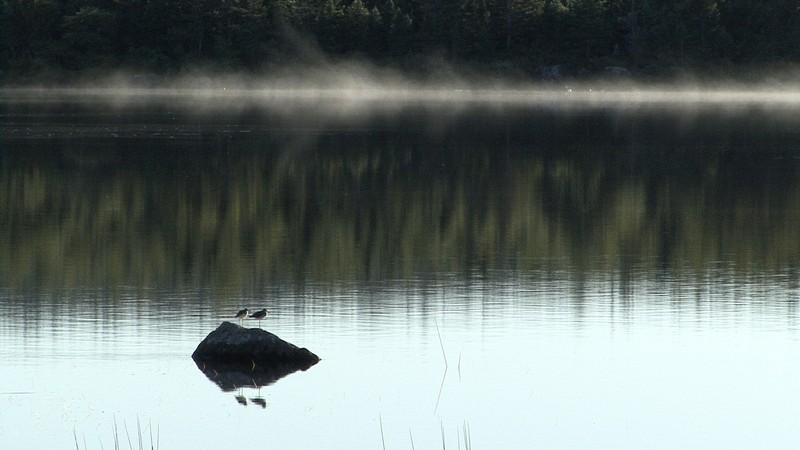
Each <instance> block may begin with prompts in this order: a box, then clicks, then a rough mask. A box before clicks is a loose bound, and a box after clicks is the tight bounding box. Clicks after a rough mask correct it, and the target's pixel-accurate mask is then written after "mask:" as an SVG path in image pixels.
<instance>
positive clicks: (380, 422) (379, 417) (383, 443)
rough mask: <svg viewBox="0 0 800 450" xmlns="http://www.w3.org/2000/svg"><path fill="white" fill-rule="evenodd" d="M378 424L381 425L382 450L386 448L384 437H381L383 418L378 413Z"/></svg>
mask: <svg viewBox="0 0 800 450" xmlns="http://www.w3.org/2000/svg"><path fill="white" fill-rule="evenodd" d="M378 425H379V426H380V427H381V445H383V450H386V439H384V437H383V418H381V415H380V413H379V414H378Z"/></svg>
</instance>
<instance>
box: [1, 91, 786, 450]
mask: <svg viewBox="0 0 800 450" xmlns="http://www.w3.org/2000/svg"><path fill="white" fill-rule="evenodd" d="M62 94H63V93H62ZM282 95H283V96H284V97H285V96H286V94H285V93H284V94H282ZM506 95H508V94H506ZM207 100H208V98H207V96H198V95H194V96H193V95H186V94H185V93H184V94H182V95H162V96H155V97H154V96H150V97H148V98H139V97H136V96H131V95H128V96H126V97H125V98H123V99H121V100H120V99H119V98H115V97H95V96H91V95H81V93H73V94H71V95H68V96H61V97H57V98H55V97H47V96H40V97H37V98H35V99H31V98H30V97H26V96H22V95H18V94H15V93H13V92H10V93H9V92H4V93H3V100H2V102H0V149H1V150H0V199H2V209H0V361H2V369H3V370H2V377H0V448H3V449H6V448H8V449H12V448H42V449H45V448H75V447H76V446H77V447H79V448H115V447H114V446H115V441H116V442H117V443H118V444H119V446H120V447H122V448H129V446H130V447H133V448H138V445H139V444H138V443H139V439H141V440H142V441H143V446H144V447H146V448H149V447H150V446H151V443H152V446H153V447H159V448H251V447H254V446H256V447H266V448H281V449H289V448H298V449H305V448H342V449H352V448H383V447H384V446H385V448H391V449H397V448H417V449H419V448H443V447H446V448H507V449H511V448H570V447H573V448H574V447H578V448H614V449H617V448H654V447H655V448H661V447H663V448H687V447H689V448H737V447H741V448H753V447H761V448H766V447H769V448H781V447H784V448H796V447H797V446H798V445H800V434H798V433H797V425H796V424H797V420H798V418H800V401H798V399H800V383H798V382H797V380H798V378H800V331H798V320H800V316H799V314H798V308H797V305H798V300H800V291H799V289H800V118H799V117H800V116H799V115H797V114H796V112H797V111H796V110H794V109H793V108H792V107H790V106H787V105H778V106H776V105H761V104H758V103H756V102H751V103H746V104H737V105H735V106H724V105H720V104H714V105H702V104H682V105H679V106H676V105H672V106H667V105H664V104H663V103H653V104H650V103H647V102H638V103H636V104H634V105H629V106H628V107H623V106H621V103H620V102H616V103H614V104H610V105H605V104H602V103H592V104H577V105H576V104H572V105H568V106H564V105H561V104H559V103H556V102H553V101H550V100H548V101H536V102H530V103H526V102H523V101H519V102H508V101H506V102H501V103H492V102H486V101H474V100H473V101H470V102H465V103H459V102H455V101H453V100H452V99H449V100H447V101H430V102H425V101H414V102H405V103H401V104H397V105H395V104H386V103H385V102H384V101H380V102H372V103H370V102H366V103H358V102H354V101H352V100H351V99H348V98H335V97H334V98H329V97H326V98H318V97H311V98H309V97H308V96H305V97H302V98H301V99H296V100H294V101H287V99H286V98H272V97H270V98H267V99H264V98H260V99H258V100H257V101H254V100H253V99H252V98H248V97H247V96H246V95H245V96H234V97H232V98H224V99H223V101H222V102H221V103H215V104H212V103H206V101H207ZM243 307H250V308H251V309H257V308H261V307H266V308H268V309H269V310H270V311H271V315H270V317H269V318H268V319H267V320H266V321H265V322H264V323H263V324H262V326H263V327H264V328H265V329H268V330H270V331H272V332H273V333H275V334H277V335H279V336H281V337H282V338H284V339H286V340H288V341H290V342H293V343H295V344H297V345H299V346H304V347H308V348H309V349H310V350H311V351H313V352H314V353H316V354H318V355H319V356H320V357H321V358H322V361H321V362H320V363H319V364H317V365H316V366H314V367H311V368H310V369H309V370H307V371H305V372H297V373H294V374H291V375H289V376H287V377H285V378H283V379H280V380H278V381H277V382H276V383H274V384H272V385H269V386H262V387H257V386H247V387H239V388H237V389H235V390H233V391H223V390H222V389H220V388H219V387H218V386H217V385H216V384H215V383H213V382H212V381H211V380H209V379H208V378H207V377H206V376H205V375H204V374H203V373H202V372H201V371H200V370H199V369H198V368H197V366H196V365H195V364H194V362H193V361H192V360H191V358H190V355H191V353H192V352H193V351H194V348H195V347H196V346H197V344H198V343H199V342H200V340H202V338H203V337H205V336H206V334H208V333H209V332H210V331H211V330H213V329H214V328H215V327H216V326H217V325H219V323H220V322H221V321H223V320H233V319H231V317H232V316H233V314H234V313H235V312H236V311H238V310H239V309H240V308H243ZM248 326H257V325H256V324H255V322H254V321H253V323H250V324H249V325H248ZM129 442H130V445H129Z"/></svg>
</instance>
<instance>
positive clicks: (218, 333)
mask: <svg viewBox="0 0 800 450" xmlns="http://www.w3.org/2000/svg"><path fill="white" fill-rule="evenodd" d="M192 359H194V360H195V362H196V363H198V367H201V365H206V366H207V365H217V366H226V367H236V368H239V369H250V371H251V372H252V371H253V370H254V369H255V368H256V367H261V368H266V369H273V368H282V369H281V370H280V371H279V372H286V370H289V372H288V373H291V372H292V371H295V370H306V369H308V368H309V367H311V366H313V365H314V364H316V363H318V362H319V357H317V355H315V354H313V353H311V352H310V351H308V349H305V348H298V347H297V346H296V345H294V344H291V343H289V342H286V341H284V340H283V339H281V338H279V337H278V336H275V335H274V334H272V333H270V332H268V331H264V330H262V329H259V328H243V327H241V326H239V325H236V324H234V323H230V322H223V323H222V324H221V325H220V326H219V327H217V329H216V330H214V331H212V332H211V333H209V335H208V336H206V338H205V339H203V341H202V342H200V345H198V346H197V349H195V351H194V353H192ZM201 370H203V368H202V367H201Z"/></svg>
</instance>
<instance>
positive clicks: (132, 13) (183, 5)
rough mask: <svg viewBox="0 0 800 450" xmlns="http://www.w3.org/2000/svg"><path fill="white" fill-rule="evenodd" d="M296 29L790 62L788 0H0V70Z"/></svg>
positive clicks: (550, 52) (569, 55)
mask: <svg viewBox="0 0 800 450" xmlns="http://www.w3.org/2000/svg"><path fill="white" fill-rule="evenodd" d="M287 36H294V37H295V38H294V39H292V38H287ZM297 36H300V37H301V38H300V39H299V41H303V40H306V39H308V41H311V42H316V45H318V46H319V48H320V49H321V50H322V51H324V52H325V53H328V54H331V55H341V56H353V55H358V56H361V57H365V58H369V59H372V60H375V61H378V62H384V63H396V64H400V65H402V64H403V63H407V62H408V61H411V60H413V59H414V58H415V57H418V56H420V55H431V54H433V55H439V56H442V57H444V58H445V59H447V60H448V61H451V62H455V63H459V62H465V63H470V64H475V65H477V66H483V67H489V68H492V67H494V68H502V67H513V68H514V69H517V70H522V71H523V72H525V71H527V72H533V71H535V70H536V69H537V68H540V67H543V66H553V65H565V66H568V67H573V68H580V69H581V70H588V71H591V70H593V69H597V68H601V67H604V66H609V65H612V66H624V67H628V68H632V69H634V70H646V69H647V68H648V67H650V68H656V69H658V68H669V67H686V68H702V67H703V66H704V65H720V64H722V65H757V64H763V63H770V64H774V63H793V62H795V61H800V0H0V70H3V72H4V73H5V74H17V75H25V74H31V73H36V72H37V71H40V70H45V69H50V70H60V71H83V70H87V69H93V68H115V67H120V68H137V69H146V70H151V71H173V70H179V69H180V68H182V67H186V66H187V65H192V64H198V63H202V64H215V65H219V66H220V67H224V68H228V69H236V70H241V69H245V70H247V69H251V70H256V69H260V68H263V67H265V66H270V65H280V64H281V63H282V62H285V61H287V60H288V59H289V58H291V56H292V55H293V53H295V52H296V51H297V48H296V47H297V42H298V39H297ZM308 41H307V42H308Z"/></svg>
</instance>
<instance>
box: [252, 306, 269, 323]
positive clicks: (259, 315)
mask: <svg viewBox="0 0 800 450" xmlns="http://www.w3.org/2000/svg"><path fill="white" fill-rule="evenodd" d="M265 317H267V309H266V308H264V309H262V310H261V311H256V312H254V313H253V314H250V318H251V319H256V320H258V327H259V328H261V320H262V319H264V318H265Z"/></svg>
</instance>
